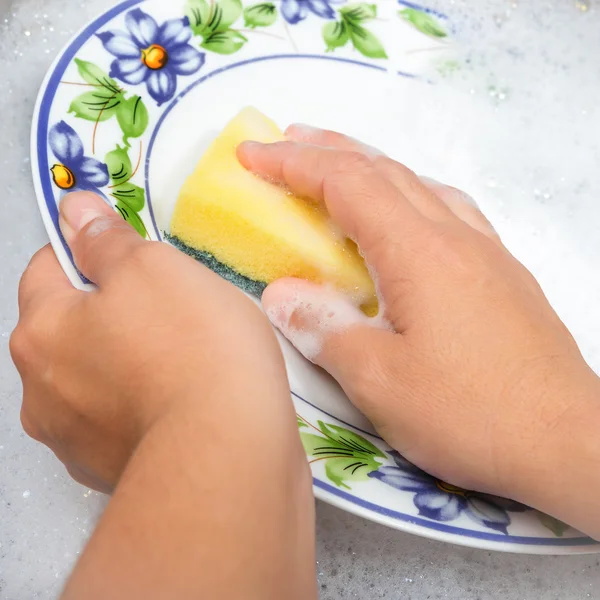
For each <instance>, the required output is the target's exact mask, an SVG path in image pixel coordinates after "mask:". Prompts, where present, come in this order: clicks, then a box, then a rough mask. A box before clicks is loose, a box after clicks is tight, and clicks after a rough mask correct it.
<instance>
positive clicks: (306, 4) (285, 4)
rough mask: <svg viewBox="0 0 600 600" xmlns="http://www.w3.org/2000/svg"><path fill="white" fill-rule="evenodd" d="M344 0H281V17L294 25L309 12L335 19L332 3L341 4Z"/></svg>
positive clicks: (323, 17)
mask: <svg viewBox="0 0 600 600" xmlns="http://www.w3.org/2000/svg"><path fill="white" fill-rule="evenodd" d="M344 1H345V0H282V1H281V14H282V16H283V18H284V19H285V20H286V21H287V22H288V23H290V24H291V25H295V24H296V23H298V22H299V21H302V20H303V19H306V17H307V16H308V14H309V13H312V14H314V15H317V17H321V18H322V19H335V16H336V14H335V10H334V9H333V7H332V6H331V5H332V4H343V3H344Z"/></svg>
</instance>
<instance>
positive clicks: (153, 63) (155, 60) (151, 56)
mask: <svg viewBox="0 0 600 600" xmlns="http://www.w3.org/2000/svg"><path fill="white" fill-rule="evenodd" d="M142 62H143V63H144V64H145V65H146V66H147V67H148V68H149V69H152V70H153V71H158V70H159V69H162V68H163V67H164V66H165V65H166V64H167V63H168V62H169V55H168V54H167V51H166V50H165V49H164V48H163V47H162V46H159V45H158V44H152V46H149V47H148V48H146V49H145V50H142Z"/></svg>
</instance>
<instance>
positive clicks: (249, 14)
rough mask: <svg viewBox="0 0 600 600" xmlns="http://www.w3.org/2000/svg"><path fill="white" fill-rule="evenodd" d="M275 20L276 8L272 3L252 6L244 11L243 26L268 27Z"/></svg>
mask: <svg viewBox="0 0 600 600" xmlns="http://www.w3.org/2000/svg"><path fill="white" fill-rule="evenodd" d="M276 19H277V7H276V6H275V5H274V4H273V3H272V2H263V3H261V4H254V5H252V6H248V7H247V8H245V9H244V26H245V27H251V28H252V29H254V27H268V26H269V25H273V23H275V20H276Z"/></svg>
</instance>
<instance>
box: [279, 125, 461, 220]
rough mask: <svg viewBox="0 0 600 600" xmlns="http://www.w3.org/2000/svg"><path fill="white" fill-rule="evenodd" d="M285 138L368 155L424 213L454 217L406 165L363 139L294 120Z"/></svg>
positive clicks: (442, 217) (434, 218)
mask: <svg viewBox="0 0 600 600" xmlns="http://www.w3.org/2000/svg"><path fill="white" fill-rule="evenodd" d="M285 134H286V136H287V137H288V139H290V140H292V141H296V142H302V143H305V144H312V145H315V146H322V147H325V148H337V149H339V150H346V151H349V152H360V153H361V154H363V155H364V156H366V157H367V158H369V159H371V160H372V162H373V165H374V166H375V168H376V169H377V171H379V172H380V173H381V174H382V175H384V176H385V177H387V178H388V179H389V180H390V181H391V182H392V183H393V184H394V185H395V186H396V187H397V188H398V189H399V190H400V192H401V193H402V195H403V196H404V197H405V198H406V199H407V200H408V201H409V202H410V203H411V204H412V205H413V206H414V207H415V208H416V209H417V210H419V212H421V213H422V214H423V215H424V216H425V217H427V218H429V219H432V220H434V221H444V220H448V219H451V218H453V217H454V214H453V212H452V211H451V210H450V209H449V208H448V207H447V206H446V204H444V202H442V201H440V198H438V196H436V194H435V193H433V192H432V191H431V190H430V189H429V188H428V187H427V186H425V185H424V184H423V183H422V182H421V181H420V180H419V178H418V177H417V175H416V174H415V173H414V172H413V171H411V170H410V169H409V168H408V167H405V166H404V165H402V164H401V163H399V162H397V161H395V160H392V159H391V158H388V157H387V156H386V155H385V154H384V153H383V152H381V151H380V150H378V149H377V148H374V147H373V146H369V145H367V144H363V143H362V142H360V141H358V140H356V139H354V138H352V137H349V136H347V135H344V134H342V133H338V132H336V131H330V130H327V129H319V128H317V127H311V126H310V125H304V124H300V123H296V124H293V125H290V126H289V127H288V128H287V129H286V132H285Z"/></svg>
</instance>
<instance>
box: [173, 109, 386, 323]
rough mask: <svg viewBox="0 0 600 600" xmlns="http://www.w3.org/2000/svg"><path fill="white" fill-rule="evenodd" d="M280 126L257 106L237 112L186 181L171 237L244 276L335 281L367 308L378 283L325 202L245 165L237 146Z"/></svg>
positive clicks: (268, 137)
mask: <svg viewBox="0 0 600 600" xmlns="http://www.w3.org/2000/svg"><path fill="white" fill-rule="evenodd" d="M283 139H284V136H283V133H282V132H281V130H280V129H279V128H278V127H277V125H275V123H273V121H271V120H270V119H268V118H267V117H265V116H264V115H263V114H262V113H260V112H259V111H257V110H256V109H254V108H245V109H244V110H242V111H241V112H240V113H239V114H238V115H237V117H235V118H234V119H233V120H232V121H231V122H230V123H229V124H228V125H227V126H226V127H225V129H224V130H223V132H222V133H221V134H220V135H219V137H218V138H217V139H216V140H215V141H214V142H213V144H212V145H211V146H210V148H209V149H208V151H207V152H206V154H205V155H204V156H203V157H202V158H201V159H200V162H199V163H198V165H197V167H196V170H195V171H194V173H193V174H192V175H191V176H190V177H189V178H188V180H187V181H186V183H185V184H184V186H183V188H182V190H181V192H180V195H179V198H178V200H177V204H176V206H175V211H174V213H173V217H172V221H171V232H170V233H171V236H174V237H175V238H177V239H178V240H180V241H181V242H183V244H185V245H187V246H190V247H191V248H193V249H195V250H198V251H201V252H207V253H209V254H211V255H212V256H214V258H216V259H217V261H219V262H221V263H223V264H224V265H226V266H227V267H229V268H230V269H233V270H234V271H235V272H237V273H239V274H240V275H242V276H244V277H246V278H248V279H251V280H254V281H258V282H263V283H265V284H268V283H270V282H272V281H274V280H276V279H279V278H281V277H300V278H303V279H308V280H311V281H314V282H317V283H326V282H328V283H331V284H333V285H334V286H335V287H337V288H338V289H339V290H341V291H343V292H344V293H347V294H349V295H350V296H351V297H352V298H353V300H354V301H355V302H356V303H357V304H358V305H361V306H362V307H363V309H364V310H365V311H366V312H368V313H374V312H376V306H377V301H376V297H375V289H374V286H373V282H372V281H371V278H370V277H369V273H368V271H367V269H366V267H365V264H364V262H363V260H362V258H361V257H360V255H359V254H358V251H357V249H356V246H355V244H354V243H353V242H351V241H350V240H348V239H347V238H345V237H344V236H342V235H341V234H340V233H339V232H338V231H337V230H336V228H335V227H334V226H333V225H332V223H331V222H330V219H329V216H328V215H327V213H326V211H325V209H324V208H323V207H321V206H317V205H315V204H313V203H310V202H307V201H305V200H302V199H299V198H297V197H295V196H293V195H292V194H291V193H289V192H287V191H286V190H285V189H283V188H282V187H280V186H277V185H274V184H272V183H269V182H267V181H264V180H262V179H260V178H259V177H257V176H256V175H254V174H252V173H250V172H248V171H247V170H246V169H245V168H244V167H242V165H241V164H240V163H239V162H238V160H237V157H236V148H237V146H238V144H240V143H241V142H243V141H244V140H253V141H258V142H264V143H269V142H276V141H281V140H283Z"/></svg>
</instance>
